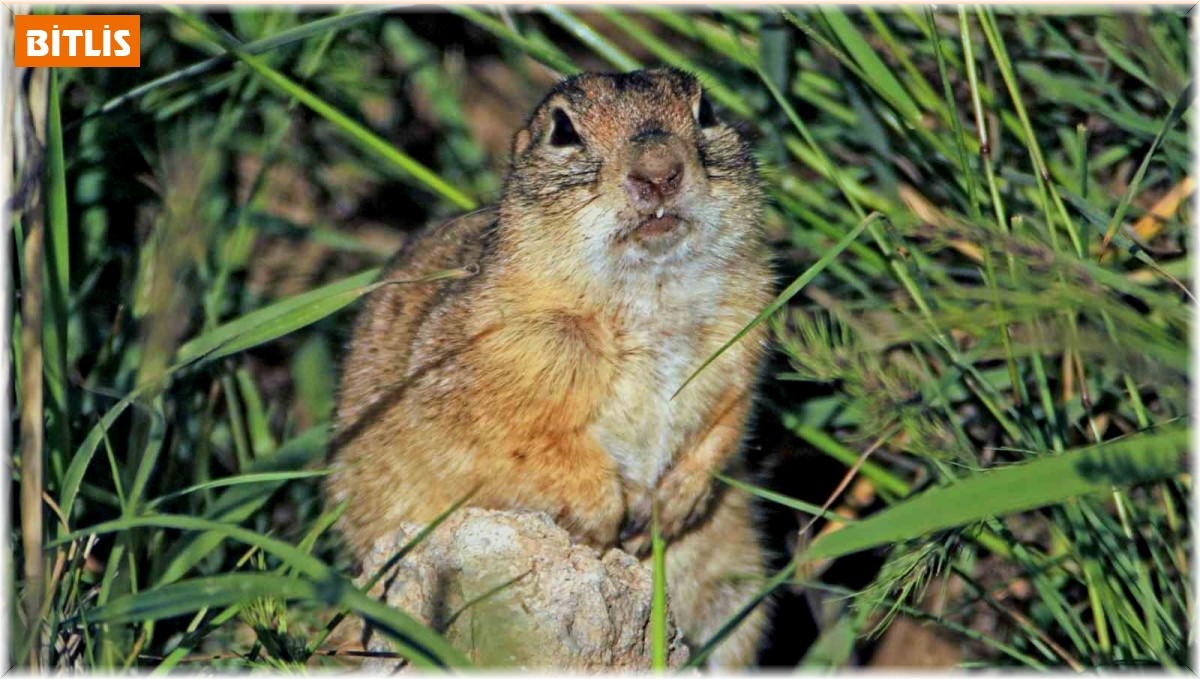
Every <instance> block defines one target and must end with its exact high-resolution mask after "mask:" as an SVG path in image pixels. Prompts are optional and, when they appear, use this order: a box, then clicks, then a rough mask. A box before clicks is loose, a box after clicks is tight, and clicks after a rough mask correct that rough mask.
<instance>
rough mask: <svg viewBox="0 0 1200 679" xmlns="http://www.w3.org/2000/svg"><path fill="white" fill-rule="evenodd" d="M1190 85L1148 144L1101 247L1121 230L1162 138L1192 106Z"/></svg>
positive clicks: (1185, 88) (1105, 233)
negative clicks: (1148, 147) (1147, 148)
mask: <svg viewBox="0 0 1200 679" xmlns="http://www.w3.org/2000/svg"><path fill="white" fill-rule="evenodd" d="M1192 85H1193V83H1188V84H1187V87H1184V88H1183V92H1182V93H1180V95H1179V98H1178V99H1176V100H1175V105H1174V106H1172V107H1171V112H1170V113H1168V114H1167V117H1166V118H1165V119H1164V120H1163V124H1162V128H1161V129H1159V131H1158V134H1156V135H1154V141H1153V142H1152V143H1151V144H1150V149H1149V150H1148V151H1146V157H1144V158H1142V163H1141V165H1138V169H1137V172H1136V173H1134V175H1133V179H1131V180H1129V188H1128V189H1126V190H1125V195H1124V196H1123V197H1122V198H1121V202H1120V203H1118V204H1117V209H1116V211H1114V212H1113V216H1112V221H1110V222H1109V224H1108V229H1106V230H1105V232H1104V239H1103V240H1102V241H1100V243H1101V246H1102V247H1108V244H1109V242H1111V241H1112V239H1113V236H1114V235H1116V233H1117V229H1119V228H1121V224H1122V222H1124V221H1125V212H1126V211H1127V210H1128V209H1129V204H1130V203H1132V202H1133V198H1134V196H1136V195H1137V191H1138V189H1139V188H1140V187H1141V185H1142V179H1144V178H1145V177H1146V169H1147V168H1149V167H1150V160H1151V159H1152V158H1154V152H1155V151H1157V150H1158V147H1159V145H1161V144H1162V140H1163V137H1165V136H1166V135H1167V133H1168V132H1170V131H1171V129H1172V128H1174V127H1175V124H1176V123H1178V122H1179V119H1180V118H1182V117H1183V114H1184V113H1186V112H1187V110H1188V107H1190V106H1191V105H1192Z"/></svg>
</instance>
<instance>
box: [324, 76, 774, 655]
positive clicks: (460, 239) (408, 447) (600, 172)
mask: <svg viewBox="0 0 1200 679" xmlns="http://www.w3.org/2000/svg"><path fill="white" fill-rule="evenodd" d="M761 204H762V190H761V187H760V182H759V178H758V172H757V169H756V166H755V162H754V160H753V158H752V156H751V153H750V149H749V146H748V144H747V143H746V141H745V140H744V139H743V138H742V137H741V135H740V134H739V133H738V132H737V131H736V130H735V129H733V128H732V127H730V126H729V125H728V124H726V123H725V122H723V121H722V120H721V119H719V118H718V117H717V116H716V115H715V114H714V111H713V108H712V106H711V104H710V103H709V101H708V99H707V98H706V97H705V95H704V93H703V92H702V89H701V87H700V85H699V83H698V82H697V80H696V79H695V78H694V77H692V76H691V75H688V74H686V73H682V72H680V71H676V70H671V69H656V70H648V71H637V72H633V73H624V74H584V75H578V76H574V77H571V78H568V79H566V80H564V81H562V82H561V83H560V84H558V85H557V86H556V87H554V88H553V89H552V90H551V91H550V93H549V94H548V95H547V96H546V97H545V99H543V101H542V102H541V104H539V105H538V106H537V108H536V109H535V110H534V112H533V114H532V115H531V116H530V117H529V119H528V121H527V122H526V124H525V126H524V128H522V129H521V130H519V131H518V132H517V133H516V136H515V137H514V139H513V145H512V166H511V169H510V172H509V174H508V178H507V180H506V183H505V186H504V190H503V195H502V197H501V200H500V203H499V205H498V206H497V207H495V208H489V209H485V210H481V211H478V212H475V213H472V214H469V215H466V216H463V217H460V218H458V219H455V220H453V221H451V222H449V223H447V224H444V225H442V226H439V227H436V228H432V229H429V230H427V231H425V232H424V233H422V234H421V235H420V236H419V237H417V238H415V239H413V240H412V242H410V243H409V244H407V245H406V246H405V247H404V248H403V249H402V251H401V252H400V253H398V254H397V255H396V257H395V259H394V261H393V262H392V263H391V264H390V265H389V266H388V267H387V269H386V270H385V272H384V274H383V277H384V279H394V280H403V281H411V280H414V279H420V278H422V277H423V276H428V275H430V274H433V273H435V272H438V271H441V270H446V269H455V268H457V269H462V270H465V271H469V272H470V273H471V275H468V276H459V277H453V278H446V279H442V280H438V281H435V282H426V283H419V284H411V285H389V286H384V287H382V288H380V289H378V290H377V291H375V292H374V293H372V294H371V296H370V298H369V300H368V301H367V303H366V305H365V307H364V309H363V311H362V312H361V314H360V316H359V318H358V321H357V323H356V325H355V328H354V336H353V339H352V340H351V343H350V346H349V353H348V355H347V356H346V358H345V362H344V366H343V369H342V375H341V388H340V393H339V396H338V406H337V414H336V440H335V444H334V452H333V461H334V467H335V471H334V474H333V475H332V476H331V477H330V480H329V486H328V490H329V496H330V498H331V499H332V500H333V501H335V502H339V501H342V500H345V499H347V498H349V500H350V503H349V507H348V509H347V510H346V512H345V514H344V515H343V517H342V519H341V524H340V528H341V532H342V534H343V535H344V537H345V538H346V540H347V541H348V542H349V544H350V545H351V546H352V547H353V548H354V549H355V550H356V551H357V552H358V553H359V554H360V555H361V554H362V553H364V552H365V551H366V550H368V549H369V548H370V546H371V544H372V543H373V542H374V541H375V540H376V539H377V538H380V537H382V536H385V535H388V534H390V533H392V532H393V531H394V530H395V529H396V527H397V525H398V524H400V523H401V522H406V521H412V522H427V521H429V520H431V519H433V518H434V517H435V516H437V515H438V514H439V513H441V512H443V511H444V510H446V509H447V508H448V507H449V506H450V505H451V504H453V503H454V502H455V501H457V500H459V499H461V498H462V497H464V496H465V495H466V494H467V493H468V492H470V491H471V490H472V489H475V490H476V492H475V494H474V495H473V496H472V499H471V504H472V505H475V506H480V507H485V508H493V509H527V510H540V511H544V512H547V513H548V514H550V515H551V516H552V517H554V518H555V520H556V521H557V522H558V523H559V524H560V525H562V526H563V527H564V528H566V529H567V530H568V531H570V532H571V534H572V535H573V536H574V537H575V539H577V540H578V541H580V542H584V543H587V544H591V545H594V546H596V547H598V548H600V549H608V548H610V547H622V548H624V549H626V550H628V551H630V552H631V553H634V554H637V555H639V556H645V553H646V551H647V549H648V542H649V541H648V539H647V536H646V531H647V529H648V525H649V519H650V513H651V505H652V499H653V498H657V500H658V503H659V508H660V510H659V511H660V516H659V522H660V526H661V530H662V534H663V536H664V537H665V538H666V540H667V551H666V557H667V585H668V596H669V601H670V607H671V610H672V613H673V615H674V616H675V619H676V620H677V621H678V623H679V625H680V626H681V628H682V629H683V630H684V633H685V635H686V637H687V640H688V642H689V643H691V644H693V645H696V644H700V643H703V642H704V641H706V640H707V639H708V638H709V636H710V635H712V634H713V633H714V632H716V631H717V629H718V628H719V627H720V626H721V624H722V623H723V622H725V621H726V620H727V619H728V618H729V617H730V616H732V615H733V614H734V613H735V612H736V611H738V610H739V609H740V608H741V607H742V606H743V605H744V604H746V603H747V602H748V601H749V600H750V599H751V598H752V596H753V593H754V592H755V591H757V589H758V588H759V587H760V586H761V584H762V578H761V576H762V574H763V563H762V561H763V559H762V552H761V548H760V546H759V543H758V534H757V531H756V529H755V525H754V522H753V517H752V515H751V511H752V509H751V506H750V502H749V500H748V498H747V497H746V496H745V494H744V493H741V492H736V491H733V490H728V491H726V489H725V487H724V485H723V484H720V482H718V481H715V480H714V479H713V476H712V474H713V473H714V472H718V471H725V472H729V473H737V472H738V471H739V467H740V457H741V456H740V452H741V447H742V440H743V437H744V431H745V428H746V420H747V417H748V414H749V411H750V408H751V403H752V400H753V398H754V393H755V383H756V380H757V375H758V372H759V364H760V363H761V358H762V355H763V353H764V345H765V331H764V330H761V329H756V330H754V331H752V332H751V333H750V334H749V336H747V337H745V338H743V340H742V341H740V342H738V343H736V344H734V345H733V346H732V347H730V348H729V350H728V351H726V352H725V353H724V354H723V355H722V356H721V357H720V358H719V359H718V360H717V361H716V362H715V363H713V364H712V365H710V366H709V367H708V368H707V369H706V370H704V371H703V372H701V373H700V375H699V376H698V377H697V378H696V379H695V380H694V381H693V382H692V383H690V384H689V385H688V386H687V387H686V388H685V389H683V390H682V391H681V392H680V393H678V394H677V395H675V396H674V397H672V395H673V394H674V393H675V392H676V390H677V389H679V387H680V386H681V385H682V384H683V383H684V381H685V380H686V379H687V378H688V376H689V375H691V374H692V373H693V372H694V371H695V370H696V369H697V368H698V367H699V366H700V365H701V364H702V363H703V361H704V360H705V359H706V358H708V357H709V356H710V355H712V354H713V353H714V352H715V351H716V350H717V349H718V348H719V347H720V346H721V345H722V344H723V343H724V342H725V341H727V340H728V339H729V338H730V337H732V336H733V335H734V334H736V333H737V332H738V331H739V330H741V329H742V328H743V327H744V326H745V325H746V324H747V323H748V322H749V321H750V320H751V319H752V318H754V316H755V314H756V313H757V312H759V311H760V310H761V309H762V308H763V307H764V305H765V304H766V303H767V302H768V301H769V299H770V294H771V289H772V287H773V277H772V274H771V269H770V262H769V251H768V249H767V246H766V244H765V241H764V237H763V235H762V228H761V225H760V221H761V213H762V205H761ZM760 328H761V326H760ZM731 576H733V577H731ZM764 626H765V613H763V612H762V611H761V610H758V611H756V612H755V613H753V614H752V615H751V616H750V617H749V618H748V619H746V620H745V621H744V622H743V623H742V624H741V626H740V627H739V628H738V629H737V631H736V632H734V633H733V635H732V636H730V637H729V638H728V639H727V640H726V642H725V643H724V644H722V645H721V646H720V647H719V648H718V650H717V651H716V652H715V653H714V654H713V655H712V656H711V657H710V664H712V665H713V666H724V667H732V666H740V665H747V664H751V663H752V662H753V661H754V658H755V653H756V649H757V647H758V645H759V641H760V639H761V638H762V636H763V631H764Z"/></svg>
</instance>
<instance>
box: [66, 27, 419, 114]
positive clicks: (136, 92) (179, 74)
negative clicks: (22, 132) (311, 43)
mask: <svg viewBox="0 0 1200 679" xmlns="http://www.w3.org/2000/svg"><path fill="white" fill-rule="evenodd" d="M394 7H395V6H392V5H380V6H377V7H367V8H364V9H361V10H359V11H356V12H352V13H348V14H344V15H338V16H331V17H325V18H323V19H317V20H316V21H310V22H307V23H303V24H300V25H299V26H296V27H294V28H290V29H288V30H286V31H280V32H279V33H277V34H275V35H272V36H271V37H269V38H261V39H259V40H254V41H252V42H248V43H246V44H245V45H243V46H242V49H243V50H245V51H246V52H248V53H249V54H262V53H264V52H269V51H271V50H273V49H277V48H279V47H283V46H284V45H289V44H291V43H293V42H298V41H300V40H304V39H305V38H308V37H310V36H313V35H319V34H322V33H325V32H327V31H336V30H338V29H342V28H348V27H350V26H353V25H355V24H358V23H361V22H363V21H364V20H366V19H370V18H371V17H374V16H377V15H379V14H382V13H384V12H387V11H389V10H391V9H394ZM234 61H235V59H234V58H233V57H232V56H230V55H228V54H222V55H219V56H215V57H210V58H208V59H205V60H203V61H198V62H196V63H194V64H192V65H191V66H187V67H184V68H181V69H178V70H176V71H173V72H171V73H168V74H166V75H164V76H160V77H158V78H155V79H154V80H151V81H150V82H147V83H143V84H141V85H138V86H137V87H134V88H132V89H130V90H128V91H127V92H124V93H123V94H120V95H118V96H115V97H113V98H111V99H109V100H107V101H105V102H104V103H103V104H101V105H100V108H98V109H96V110H94V111H91V112H89V113H88V114H87V115H85V116H83V117H82V118H80V119H78V120H76V121H74V122H72V123H71V124H70V125H69V126H68V128H67V129H73V128H75V127H77V126H79V125H81V124H82V123H84V122H87V121H88V120H91V119H92V118H96V117H98V116H102V115H104V114H106V113H109V112H111V111H114V110H116V109H118V108H121V107H122V106H125V105H126V104H131V103H133V102H135V101H137V100H138V99H141V98H143V97H145V96H146V95H148V94H150V93H152V92H154V91H155V90H158V89H160V88H163V87H166V86H168V85H174V84H178V83H182V82H184V81H186V80H188V79H190V78H195V77H198V76H201V75H204V74H205V73H208V72H210V71H213V70H215V69H217V68H219V67H220V66H223V65H225V64H231V63H233V62H234Z"/></svg>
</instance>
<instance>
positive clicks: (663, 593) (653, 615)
mask: <svg viewBox="0 0 1200 679" xmlns="http://www.w3.org/2000/svg"><path fill="white" fill-rule="evenodd" d="M652 510H653V513H652V515H651V517H650V519H651V520H650V565H651V578H652V580H651V585H652V590H651V595H652V598H651V600H650V668H651V669H652V670H654V671H656V672H662V671H663V670H665V669H666V668H667V561H666V543H664V542H663V539H662V535H660V534H659V532H658V502H655V503H654V504H653V506H652Z"/></svg>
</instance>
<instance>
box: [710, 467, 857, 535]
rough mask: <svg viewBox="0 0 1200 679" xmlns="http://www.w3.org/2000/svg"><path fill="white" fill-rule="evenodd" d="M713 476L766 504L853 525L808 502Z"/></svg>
mask: <svg viewBox="0 0 1200 679" xmlns="http://www.w3.org/2000/svg"><path fill="white" fill-rule="evenodd" d="M715 476H716V478H717V480H718V481H720V482H722V483H727V484H729V485H731V486H733V487H734V488H737V489H738V490H742V491H745V492H747V493H750V494H751V495H753V496H755V497H760V498H762V499H764V500H767V501H768V502H774V503H775V504H778V505H783V506H784V507H788V508H790V509H795V510H796V511H798V512H804V513H805V514H809V515H812V516H819V517H821V518H824V519H828V520H830V521H836V522H838V523H854V519H851V518H848V517H845V516H841V515H839V514H835V513H833V512H831V511H829V510H826V509H821V507H820V505H814V504H812V503H810V502H805V501H803V500H797V499H795V498H791V497H788V496H786V495H782V494H780V493H776V492H773V491H770V490H767V489H766V488H759V487H758V486H755V485H753V484H749V483H746V482H745V481H740V480H738V479H735V478H733V477H730V476H726V475H724V474H716V475H715Z"/></svg>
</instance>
